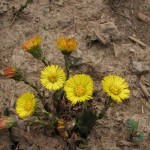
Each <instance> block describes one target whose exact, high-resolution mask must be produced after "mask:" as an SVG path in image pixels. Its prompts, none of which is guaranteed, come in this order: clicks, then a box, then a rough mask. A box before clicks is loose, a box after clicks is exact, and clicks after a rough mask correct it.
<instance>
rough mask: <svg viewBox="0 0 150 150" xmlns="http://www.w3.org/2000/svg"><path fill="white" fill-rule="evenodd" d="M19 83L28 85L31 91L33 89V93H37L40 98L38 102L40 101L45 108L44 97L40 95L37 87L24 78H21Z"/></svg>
mask: <svg viewBox="0 0 150 150" xmlns="http://www.w3.org/2000/svg"><path fill="white" fill-rule="evenodd" d="M21 81H24V83H25V84H28V85H30V86H31V87H32V88H33V89H35V91H36V92H37V94H38V96H39V97H40V100H41V102H42V104H43V106H44V107H45V97H44V95H42V94H41V91H40V90H39V88H38V87H37V86H35V85H34V84H33V83H32V82H30V81H28V80H27V79H26V77H23V78H22V79H21Z"/></svg>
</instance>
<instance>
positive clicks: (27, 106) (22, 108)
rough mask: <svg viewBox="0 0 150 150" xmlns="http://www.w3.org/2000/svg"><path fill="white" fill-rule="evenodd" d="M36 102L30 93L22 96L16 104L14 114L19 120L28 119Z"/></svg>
mask: <svg viewBox="0 0 150 150" xmlns="http://www.w3.org/2000/svg"><path fill="white" fill-rule="evenodd" d="M35 105H36V100H35V98H34V95H33V94H31V93H24V94H22V95H21V96H20V97H19V98H18V100H17V104H16V112H17V114H18V115H19V117H20V118H24V117H28V116H30V115H31V114H32V113H33V112H34V107H35Z"/></svg>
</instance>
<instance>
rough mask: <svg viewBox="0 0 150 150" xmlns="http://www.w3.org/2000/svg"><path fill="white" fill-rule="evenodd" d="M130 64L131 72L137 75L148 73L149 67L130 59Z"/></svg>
mask: <svg viewBox="0 0 150 150" xmlns="http://www.w3.org/2000/svg"><path fill="white" fill-rule="evenodd" d="M130 63H131V65H132V69H133V70H132V72H133V73H134V74H137V75H143V74H147V73H149V67H148V66H147V65H145V64H143V63H140V62H137V61H133V60H130Z"/></svg>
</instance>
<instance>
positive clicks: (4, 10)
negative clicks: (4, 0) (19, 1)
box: [3, 4, 8, 12]
mask: <svg viewBox="0 0 150 150" xmlns="http://www.w3.org/2000/svg"><path fill="white" fill-rule="evenodd" d="M7 10H8V6H7V5H6V4H4V5H3V12H7Z"/></svg>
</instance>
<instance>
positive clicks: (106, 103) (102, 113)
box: [98, 98, 113, 119]
mask: <svg viewBox="0 0 150 150" xmlns="http://www.w3.org/2000/svg"><path fill="white" fill-rule="evenodd" d="M112 102H113V101H112V99H111V98H109V99H108V102H107V101H106V102H105V106H104V108H103V109H102V111H101V113H99V116H98V119H102V118H103V116H104V115H105V114H106V112H107V110H108V109H109V107H110V106H111V103H112Z"/></svg>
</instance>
